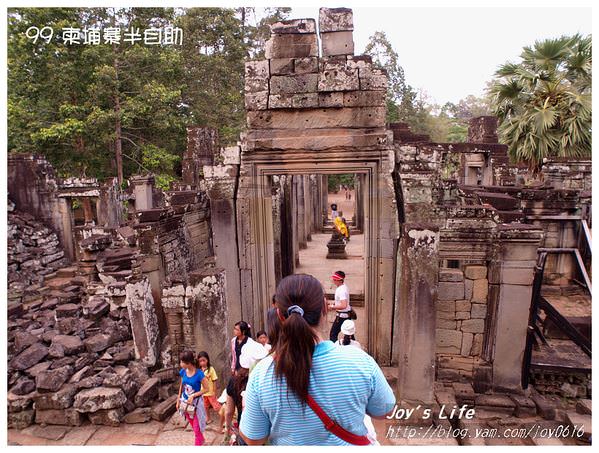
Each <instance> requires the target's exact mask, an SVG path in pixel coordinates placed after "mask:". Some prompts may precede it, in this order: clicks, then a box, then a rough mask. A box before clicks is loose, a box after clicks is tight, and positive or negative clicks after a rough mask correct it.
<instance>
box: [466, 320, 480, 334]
mask: <svg viewBox="0 0 599 453" xmlns="http://www.w3.org/2000/svg"><path fill="white" fill-rule="evenodd" d="M461 329H462V331H463V332H470V333H484V331H485V320H484V319H465V320H464V321H462V327H461Z"/></svg>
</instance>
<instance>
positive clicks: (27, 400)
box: [6, 392, 36, 413]
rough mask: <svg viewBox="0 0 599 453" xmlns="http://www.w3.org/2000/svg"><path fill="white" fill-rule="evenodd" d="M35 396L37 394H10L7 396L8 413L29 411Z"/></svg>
mask: <svg viewBox="0 0 599 453" xmlns="http://www.w3.org/2000/svg"><path fill="white" fill-rule="evenodd" d="M35 395H36V393H35V392H32V393H29V394H27V395H16V394H14V393H12V392H8V394H7V395H6V403H7V405H8V412H9V413H12V412H21V411H24V410H26V409H28V408H29V407H31V404H32V403H33V398H34V397H35Z"/></svg>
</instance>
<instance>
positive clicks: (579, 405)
mask: <svg viewBox="0 0 599 453" xmlns="http://www.w3.org/2000/svg"><path fill="white" fill-rule="evenodd" d="M592 403H593V402H592V401H591V400H587V399H583V400H578V401H577V402H576V412H578V413H579V414H582V415H591V414H592V412H593V404H592Z"/></svg>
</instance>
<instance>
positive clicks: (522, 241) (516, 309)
mask: <svg viewBox="0 0 599 453" xmlns="http://www.w3.org/2000/svg"><path fill="white" fill-rule="evenodd" d="M541 235H542V230H539V229H538V227H535V226H530V225H524V224H514V223H512V224H507V225H500V226H498V227H497V237H496V239H495V244H496V251H495V257H494V260H493V261H492V262H491V263H490V265H489V284H490V290H491V291H490V293H489V309H490V310H489V311H490V313H489V315H488V317H487V332H488V333H487V341H486V345H485V349H486V354H487V355H492V357H491V358H492V362H493V387H494V388H495V389H496V390H504V391H516V392H518V391H521V390H522V386H521V378H522V360H523V355H524V347H525V344H526V332H527V326H528V315H529V310H530V303H531V296H532V280H533V274H534V266H535V263H536V259H537V248H538V247H539V244H540V240H541Z"/></svg>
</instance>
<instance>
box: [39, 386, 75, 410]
mask: <svg viewBox="0 0 599 453" xmlns="http://www.w3.org/2000/svg"><path fill="white" fill-rule="evenodd" d="M77 391H78V390H77V387H76V386H75V385H72V384H67V385H63V386H62V387H61V388H60V390H58V391H57V392H51V393H39V394H36V395H35V396H34V397H33V401H34V403H35V408H36V410H37V409H41V410H50V409H66V408H68V407H71V406H72V405H73V400H74V398H75V394H76V393H77Z"/></svg>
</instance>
